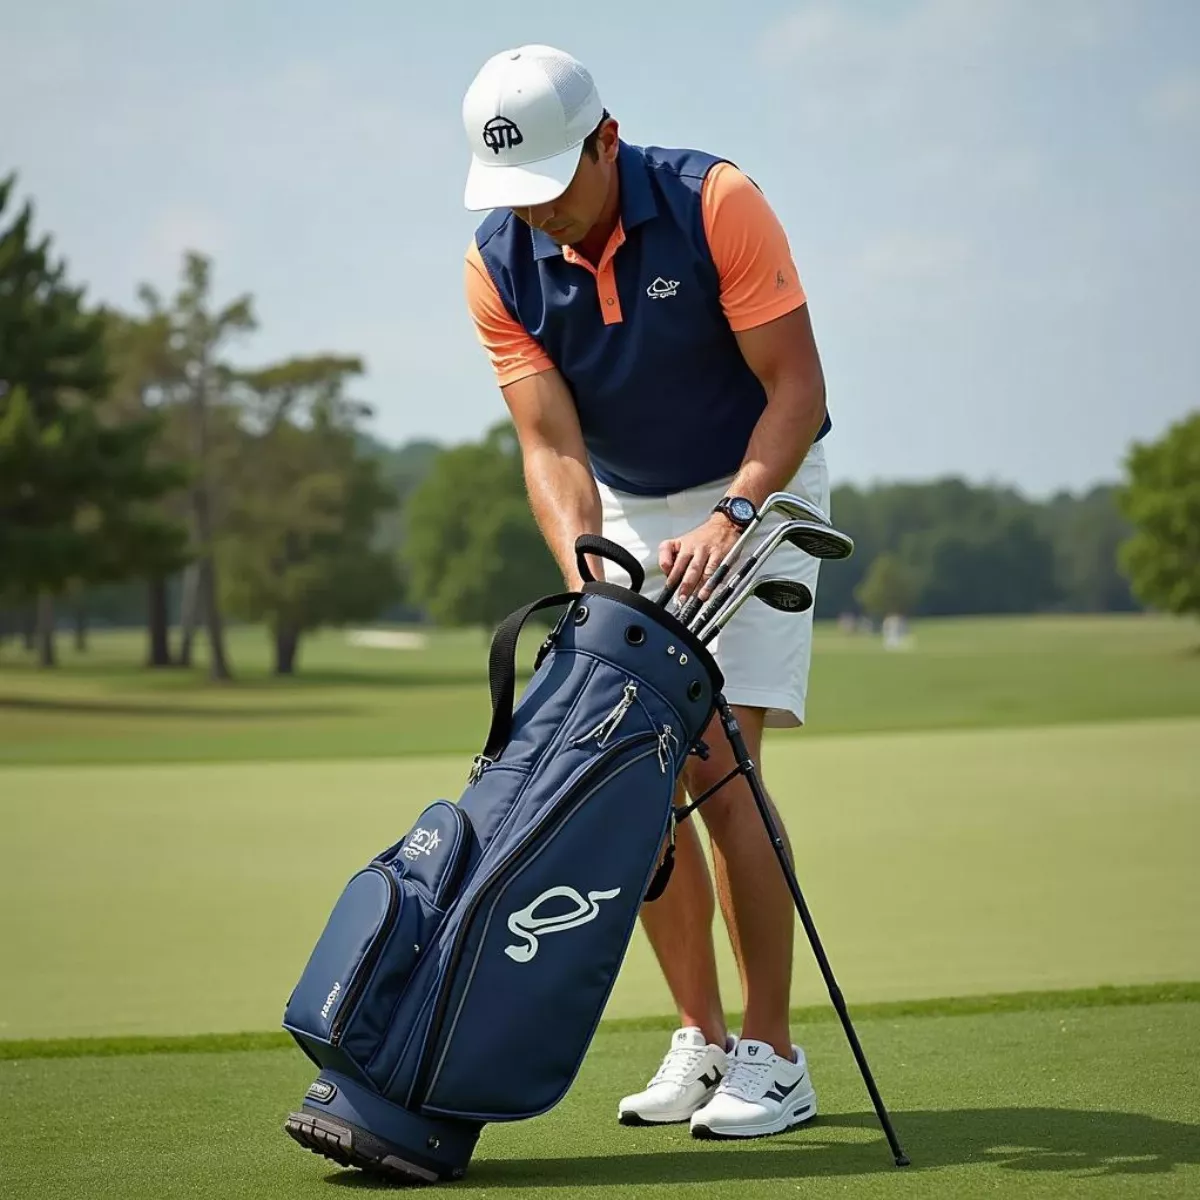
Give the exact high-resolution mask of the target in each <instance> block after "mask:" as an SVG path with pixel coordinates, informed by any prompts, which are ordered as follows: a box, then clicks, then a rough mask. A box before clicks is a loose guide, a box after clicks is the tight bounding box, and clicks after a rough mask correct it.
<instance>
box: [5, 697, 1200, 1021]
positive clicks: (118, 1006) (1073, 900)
mask: <svg viewBox="0 0 1200 1200" xmlns="http://www.w3.org/2000/svg"><path fill="white" fill-rule="evenodd" d="M464 767H465V763H463V762H462V761H460V760H459V759H457V758H455V759H445V758H433V759H417V758H409V759H401V760H394V761H366V762H359V763H351V762H332V763H304V762H301V763H293V764H271V763H257V764H227V765H220V766H180V765H175V766H137V767H111V768H97V767H89V768H49V767H39V768H9V769H6V770H4V771H0V822H2V825H0V827H2V828H3V830H4V837H3V840H0V946H3V947H4V951H5V961H6V962H7V963H10V964H13V967H12V970H13V976H14V977H16V978H19V979H20V981H21V984H20V986H19V987H5V988H2V989H0V1038H30V1037H64V1036H79V1035H94V1034H133V1033H147V1034H149V1033H186V1034H191V1033H200V1032H222V1031H228V1032H237V1031H240V1030H246V1029H250V1030H257V1029H271V1028H275V1027H277V1025H278V1020H279V1017H280V1015H281V1010H282V1006H283V1003H284V1002H285V1000H286V998H287V995H288V993H289V992H290V990H291V987H292V985H293V983H294V982H295V978H296V976H297V975H298V973H299V970H300V968H301V967H302V966H303V963H304V961H305V959H306V958H307V955H308V952H309V950H310V949H311V946H312V943H313V940H314V939H315V937H316V936H317V934H318V933H319V931H320V928H321V926H322V924H323V923H324V920H325V918H326V916H327V914H328V911H329V907H330V905H331V904H332V903H333V900H334V899H335V897H336V894H337V892H338V890H340V888H341V886H342V884H343V883H344V881H345V879H346V878H348V876H349V874H350V873H351V872H352V871H353V870H354V869H356V868H357V867H358V866H359V865H361V863H362V862H363V861H365V860H366V859H367V858H369V857H370V855H371V854H373V853H375V852H376V851H377V850H379V849H381V848H382V847H384V846H386V845H389V844H390V843H391V842H392V841H394V840H395V838H396V837H397V836H398V835H399V834H400V833H402V832H403V830H404V829H405V828H407V826H408V823H409V822H410V821H411V820H412V818H414V817H415V815H416V814H417V812H418V810H419V809H420V808H421V807H423V806H424V805H425V804H426V803H428V802H429V801H431V800H433V799H435V798H436V797H438V796H441V795H450V796H455V797H456V796H457V795H458V794H459V793H460V791H461V789H462V786H463V769H464ZM764 771H765V774H766V778H767V780H768V783H769V785H770V786H771V788H772V791H773V793H774V795H775V798H776V800H777V802H778V803H779V805H780V807H781V808H782V810H783V812H784V815H785V817H786V820H787V822H788V826H789V829H790V831H791V836H792V841H793V843H794V846H795V852H796V859H797V865H798V870H799V873H800V878H801V881H802V883H803V885H804V887H805V889H806V892H807V895H808V899H809V901H810V904H811V906H812V909H813V913H814V915H815V918H816V920H817V924H818V927H819V928H820V930H821V933H822V936H823V938H824V940H825V942H826V945H827V948H828V950H829V953H830V955H831V957H832V959H833V962H834V964H835V966H836V967H837V970H838V974H839V977H840V980H841V983H842V986H843V988H844V989H845V991H846V994H847V995H848V996H849V997H851V999H852V1000H857V1001H863V1002H866V1001H874V1000H889V999H903V998H912V997H925V996H939V995H960V994H970V993H989V992H1008V991H1017V990H1022V989H1029V988H1036V989H1051V988H1063V987H1081V986H1092V985H1095V984H1100V983H1114V984H1122V983H1139V982H1156V981H1160V980H1172V979H1200V906H1198V905H1197V904H1196V903H1195V896H1196V884H1195V879H1196V873H1195V846H1196V844H1197V841H1198V838H1200V806H1198V805H1197V804H1196V803H1195V801H1196V781H1197V779H1200V720H1195V719H1191V720H1187V719H1180V720H1170V721H1139V722H1129V723H1124V724H1118V725H1110V726H1106V725H1079V726H1065V727H1057V728H1054V727H1049V728H1045V729H1033V730H1017V731H1014V730H991V731H982V732H978V731H973V732H968V731H961V732H942V733H908V734H879V735H861V736H859V737H856V738H854V739H853V740H852V741H849V740H847V739H842V738H818V739H809V740H807V741H805V740H804V739H801V738H797V739H793V740H791V741H780V742H779V743H778V744H776V745H773V746H772V747H771V748H770V749H769V751H768V753H767V755H766V757H765V763H764ZM718 947H719V950H720V953H721V970H722V979H723V981H724V986H725V995H724V999H725V1002H726V1004H727V1006H728V1007H731V1008H733V1007H740V999H741V998H740V996H739V995H738V994H737V990H736V987H735V986H734V982H733V981H734V975H733V969H732V960H731V956H730V953H729V950H728V946H727V944H726V942H725V940H724V938H723V937H719V939H718ZM823 998H824V989H823V987H822V985H821V981H820V977H819V975H818V974H817V972H816V970H815V968H814V966H813V963H812V956H811V954H810V953H809V952H808V949H807V947H806V945H804V944H803V943H800V944H799V946H798V950H797V970H796V976H795V984H794V989H793V1002H794V1003H796V1004H807V1003H814V1002H818V1001H820V1000H822V999H823ZM670 1007H671V1005H670V999H669V996H668V994H667V992H666V988H665V985H664V984H663V981H662V978H661V976H660V974H659V972H658V970H657V967H656V965H655V963H654V961H653V955H652V954H651V952H650V950H649V947H648V945H647V943H646V942H645V941H644V940H643V938H642V937H641V935H640V933H639V934H638V935H637V937H636V938H635V941H634V943H633V945H632V947H631V950H630V953H629V956H628V958H627V960H626V964H625V967H624V969H623V971H622V974H621V977H620V979H619V980H618V983H617V986H616V988H615V990H614V993H613V996H612V1000H611V1002H610V1006H609V1012H608V1015H610V1016H640V1015H646V1014H653V1015H657V1014H661V1013H664V1012H668V1011H670Z"/></svg>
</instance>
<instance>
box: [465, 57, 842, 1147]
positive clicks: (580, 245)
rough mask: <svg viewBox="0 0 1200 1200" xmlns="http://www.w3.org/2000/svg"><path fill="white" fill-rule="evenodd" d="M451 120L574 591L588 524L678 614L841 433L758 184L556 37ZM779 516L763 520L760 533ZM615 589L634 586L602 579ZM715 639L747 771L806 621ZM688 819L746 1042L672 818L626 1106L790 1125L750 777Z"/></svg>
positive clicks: (506, 60) (743, 613) (757, 610)
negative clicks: (730, 960)
mask: <svg viewBox="0 0 1200 1200" xmlns="http://www.w3.org/2000/svg"><path fill="white" fill-rule="evenodd" d="M463 120H464V124H465V127H466V133H467V138H468V140H469V142H470V146H471V153H472V161H471V165H470V171H469V174H468V176H467V182H466V195H465V203H466V207H467V208H468V209H469V210H472V211H484V210H489V215H488V216H487V217H486V218H485V219H484V220H483V222H482V224H481V225H480V226H479V227H478V229H477V231H476V234H475V237H474V239H473V240H472V242H471V244H470V246H469V248H468V250H467V255H466V266H465V276H466V299H467V305H468V309H469V311H470V314H471V317H472V319H473V321H474V324H475V328H476V330H477V333H478V337H479V339H480V341H481V342H482V344H483V346H484V348H485V350H486V352H487V354H488V356H489V357H490V360H491V364H492V366H493V368H494V370H495V375H496V379H497V382H498V384H499V387H500V389H501V391H502V393H503V396H504V401H505V404H506V405H507V407H508V410H509V412H510V413H511V415H512V420H513V424H514V427H515V430H516V433H517V435H518V437H519V440H520V445H521V450H522V458H523V464H524V473H525V480H526V485H527V488H528V492H529V497H530V503H531V506H532V508H533V512H534V516H535V518H536V520H537V522H538V525H539V528H540V529H541V531H542V534H543V536H544V537H545V539H546V542H547V545H548V546H549V548H550V549H551V551H552V552H553V553H554V556H555V558H556V560H557V561H558V563H559V564H560V566H561V568H562V572H563V575H564V577H565V579H566V581H567V584H568V586H569V587H571V588H577V587H579V586H580V585H581V583H582V580H581V579H580V578H579V574H578V568H577V566H576V563H575V553H574V543H575V539H576V538H577V537H578V536H579V535H580V534H582V533H602V534H603V535H604V536H606V537H608V538H611V539H612V540H613V541H616V542H619V543H620V544H621V545H623V546H624V547H625V548H626V549H628V550H629V551H630V552H631V553H632V554H633V555H634V557H636V558H637V559H638V560H639V561H640V562H641V563H642V565H643V566H644V567H645V568H646V572H647V576H646V585H645V587H644V589H643V591H644V593H645V594H647V595H651V594H653V593H654V592H655V591H656V590H657V589H658V588H660V587H662V586H663V584H664V583H676V582H678V584H679V587H678V591H677V593H676V595H677V597H678V598H679V600H680V601H682V600H686V598H687V597H689V596H691V595H695V594H699V595H701V596H706V595H707V592H706V589H705V582H706V580H707V579H708V577H709V576H710V575H711V574H712V572H713V571H714V570H715V569H716V566H717V564H718V563H719V562H720V560H721V559H722V557H723V556H724V555H725V554H726V552H727V551H728V550H729V549H730V548H731V547H732V545H733V544H734V542H735V541H736V540H737V538H738V536H739V534H740V533H741V532H742V530H743V529H744V528H745V527H746V525H747V523H748V522H749V521H750V520H751V518H752V517H753V516H754V514H755V513H756V511H757V507H758V506H759V505H761V504H762V502H763V501H764V500H765V499H766V497H767V496H768V495H769V494H770V493H771V492H775V491H790V492H795V493H797V494H799V495H801V496H803V497H805V498H807V499H809V500H811V501H813V502H814V503H816V504H818V505H820V506H821V508H823V509H824V510H825V511H826V512H828V511H829V481H828V474H827V470H826V465H825V453H824V448H823V444H822V440H821V439H822V438H823V437H824V436H825V434H826V433H827V432H828V430H829V428H830V422H829V418H828V416H827V414H826V408H825V386H824V380H823V377H822V372H821V365H820V360H819V358H818V355H817V349H816V346H815V344H814V341H813V333H812V328H811V325H810V323H809V316H808V308H807V305H806V300H805V293H804V289H803V287H802V285H801V282H800V279H799V277H798V274H797V271H796V266H795V264H794V262H793V260H792V255H791V251H790V249H789V246H788V241H787V237H786V235H785V234H784V231H783V229H782V228H781V226H780V224H779V221H778V220H777V219H776V217H775V215H774V213H773V212H772V210H771V208H770V206H769V204H768V202H767V200H766V199H765V198H764V196H763V195H762V193H761V192H760V191H759V189H758V187H757V186H756V185H755V184H754V183H753V182H752V181H751V179H750V178H748V177H747V175H745V174H743V173H742V172H741V171H740V170H739V169H738V167H737V166H736V165H735V164H734V163H733V162H730V161H728V160H725V159H723V158H721V157H719V156H717V155H713V154H706V153H703V152H701V151H698V150H686V149H662V148H658V147H639V146H635V145H631V144H629V143H627V142H625V141H623V140H622V138H621V136H620V132H619V129H618V125H617V121H616V120H615V119H614V118H613V117H611V116H610V115H609V114H608V112H607V110H606V109H605V108H604V106H603V104H602V103H601V100H600V96H599V94H598V92H597V89H596V87H595V85H594V83H593V80H592V77H591V75H590V74H589V72H588V71H587V70H586V68H585V67H584V66H582V65H581V64H580V63H579V62H578V61H576V60H575V59H574V58H573V57H572V56H571V55H569V54H566V53H564V52H562V51H560V50H555V49H553V48H551V47H549V46H539V45H529V46H522V47H520V48H518V49H513V50H507V51H505V52H503V53H501V54H498V55H496V56H495V57H494V58H491V59H490V60H489V61H488V62H486V63H485V64H484V66H483V67H482V69H481V70H480V72H479V74H478V75H477V76H476V78H475V80H474V81H473V82H472V84H471V86H470V88H469V90H468V91H467V94H466V97H465V99H464V101H463ZM774 523H775V517H774V514H768V515H767V516H766V517H765V518H764V520H763V522H762V524H763V532H764V533H765V532H766V531H768V530H769V529H771V528H772V527H773V526H774ZM817 568H818V562H817V560H816V559H815V558H809V557H808V556H807V555H805V554H803V553H802V552H801V551H800V550H798V549H795V548H794V547H792V546H790V545H786V544H785V545H784V546H783V547H781V548H780V550H779V551H778V553H777V555H776V556H775V557H773V558H772V560H771V569H772V572H773V573H775V572H779V573H785V574H788V575H790V576H792V577H793V578H795V579H797V580H800V581H802V582H803V583H805V584H807V585H808V587H809V588H810V589H811V590H812V591H813V592H814V594H815V592H816V586H817ZM599 569H600V568H599V564H598V565H597V568H596V570H597V573H599ZM607 575H608V578H610V579H612V580H614V581H615V582H621V583H628V582H629V581H628V577H627V576H625V575H624V573H623V572H621V571H620V569H619V568H615V567H612V566H611V565H610V566H608V567H607ZM711 649H712V650H713V653H714V656H715V657H716V659H717V661H718V663H719V664H720V667H721V670H722V672H723V674H724V676H725V680H726V685H725V696H726V698H727V699H728V701H729V703H730V704H731V706H732V707H733V710H734V713H735V715H736V716H737V719H738V721H739V723H740V724H741V727H742V730H743V732H744V734H745V738H746V743H747V745H748V747H749V750H750V754H751V755H752V757H753V758H754V760H755V762H756V763H761V760H762V735H763V728H764V726H796V725H800V724H802V723H803V721H804V701H805V692H806V689H807V681H808V670H809V657H810V654H811V649H812V613H811V610H810V611H809V612H808V613H806V614H804V615H802V616H799V617H798V616H796V615H794V614H787V613H780V612H776V611H774V610H772V609H770V608H768V607H766V606H765V605H762V604H747V605H745V606H743V608H742V609H741V610H740V612H739V613H738V615H737V616H736V617H735V618H734V619H733V620H731V621H730V623H729V624H728V626H726V628H725V629H724V630H723V631H722V632H721V633H720V635H719V636H718V637H717V638H716V639H715V640H714V641H713V643H712V644H711ZM705 741H706V742H707V743H708V745H709V747H710V749H711V755H710V757H709V758H708V759H707V760H706V761H701V760H700V759H698V758H696V757H695V756H692V757H691V758H689V760H688V767H687V769H686V770H685V772H684V777H683V781H682V782H683V785H684V787H685V788H686V790H687V792H689V793H690V794H691V795H692V796H698V795H700V794H701V793H702V792H703V791H704V790H706V789H707V788H709V787H710V786H711V785H713V784H714V783H716V782H717V781H719V780H720V779H721V778H722V777H723V776H725V775H726V774H728V773H729V771H730V770H731V769H732V768H733V766H734V762H733V756H732V752H731V750H730V748H729V746H728V743H727V741H726V739H725V738H724V737H723V736H722V735H721V733H720V729H719V726H718V725H716V724H715V723H714V727H713V728H712V729H710V730H709V731H708V733H707V734H706V735H705ZM768 779H769V776H768ZM677 800H678V802H679V803H682V802H683V799H682V797H678V798H677ZM700 813H701V815H702V817H703V820H704V824H705V827H706V829H707V832H708V835H709V838H710V840H711V844H712V852H713V861H714V864H715V876H716V888H715V898H716V899H717V900H719V901H720V906H721V912H722V915H723V918H724V921H725V924H726V926H727V928H728V931H729V937H730V940H731V942H732V945H733V950H734V955H735V957H736V960H737V965H738V971H739V975H740V979H741V987H742V997H741V999H742V1006H743V1010H744V1014H745V1015H744V1020H743V1024H742V1027H741V1029H740V1030H739V1031H737V1035H736V1036H734V1034H733V1033H732V1031H730V1030H728V1029H726V1026H725V1019H724V1016H723V1012H724V1009H723V1004H722V999H721V995H720V991H719V988H718V983H717V969H716V961H715V954H714V947H713V919H714V915H715V901H714V887H713V881H712V879H711V878H710V875H709V872H708V868H707V864H706V862H705V858H704V856H703V852H702V849H701V844H700V838H699V834H698V832H697V830H696V829H695V825H696V822H695V821H687V822H685V823H684V824H683V825H681V826H680V828H679V831H678V843H677V849H676V865H675V872H674V875H673V877H672V879H671V883H670V886H669V887H668V888H667V890H666V892H665V893H664V895H663V896H662V897H661V898H660V899H659V900H657V901H655V902H654V903H652V904H648V905H646V906H644V907H643V910H642V922H643V925H644V928H645V930H646V933H647V935H648V937H649V939H650V942H651V945H652V946H653V947H654V951H655V954H656V955H657V957H658V962H659V964H660V966H661V968H662V971H663V974H664V975H665V977H666V981H667V984H668V986H669V988H670V990H671V994H672V996H673V997H674V1000H675V1004H676V1006H677V1007H678V1010H679V1017H680V1028H679V1029H678V1030H677V1031H676V1032H675V1033H674V1035H673V1036H672V1038H671V1043H670V1047H669V1049H668V1050H667V1052H666V1056H665V1058H664V1059H663V1060H662V1064H661V1066H659V1068H658V1070H657V1072H656V1073H655V1074H654V1075H653V1077H652V1078H651V1079H650V1081H649V1084H648V1085H647V1087H646V1088H645V1090H644V1091H641V1092H639V1093H637V1094H636V1095H631V1096H626V1097H624V1098H623V1099H622V1100H621V1101H620V1102H619V1105H618V1116H619V1119H620V1120H621V1121H622V1122H623V1123H625V1124H632V1125H646V1124H667V1123H672V1122H684V1121H688V1122H690V1124H691V1130H692V1133H693V1134H694V1135H695V1136H697V1137H755V1136H761V1135H763V1134H772V1133H779V1132H781V1131H782V1130H785V1129H789V1128H792V1127H794V1126H796V1125H799V1124H801V1123H803V1122H804V1121H806V1120H808V1119H809V1118H810V1117H812V1116H813V1114H814V1113H815V1112H816V1109H817V1101H816V1093H815V1092H814V1090H813V1085H812V1082H811V1080H810V1078H809V1074H808V1066H807V1064H806V1062H805V1056H804V1052H803V1050H802V1049H801V1048H800V1047H799V1046H797V1045H795V1044H794V1043H793V1041H792V1031H791V1030H790V1029H789V1025H788V999H789V991H790V982H791V971H792V937H793V920H794V917H793V907H792V901H791V897H790V895H789V893H788V890H787V885H786V883H785V881H784V878H783V874H782V872H780V870H779V865H778V863H777V862H776V860H775V857H774V852H773V850H772V848H771V845H770V842H769V841H768V838H767V834H766V831H765V829H764V826H763V823H762V821H760V820H755V819H753V818H754V816H755V809H754V802H753V798H752V796H751V794H750V789H749V787H748V785H747V784H746V781H745V778H744V777H743V776H740V775H739V776H738V777H737V778H736V779H734V780H733V781H731V782H730V783H728V784H726V786H725V787H724V788H722V789H721V791H720V792H718V793H717V794H716V795H715V796H713V797H712V799H710V800H708V801H707V802H706V803H705V805H704V806H703V807H702V808H701V809H700Z"/></svg>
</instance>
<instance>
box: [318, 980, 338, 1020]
mask: <svg viewBox="0 0 1200 1200" xmlns="http://www.w3.org/2000/svg"><path fill="white" fill-rule="evenodd" d="M341 991H342V985H341V984H340V983H335V984H334V985H333V988H332V990H331V991H330V993H329V995H328V996H326V997H325V1007H324V1008H322V1009H321V1016H323V1017H324V1018H325V1019H326V1020H329V1010H330V1009H331V1008H332V1007H333V1002H334V1001H335V1000H336V999H337V998H338V996H339V995H341Z"/></svg>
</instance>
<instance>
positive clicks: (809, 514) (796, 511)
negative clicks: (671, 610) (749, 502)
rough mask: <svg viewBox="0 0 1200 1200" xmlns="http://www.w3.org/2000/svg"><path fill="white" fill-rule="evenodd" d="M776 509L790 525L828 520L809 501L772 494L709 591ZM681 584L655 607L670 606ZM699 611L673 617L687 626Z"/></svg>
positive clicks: (670, 586)
mask: <svg viewBox="0 0 1200 1200" xmlns="http://www.w3.org/2000/svg"><path fill="white" fill-rule="evenodd" d="M776 509H779V510H781V511H782V513H783V515H784V516H785V517H786V518H787V519H788V520H789V521H802V520H809V521H813V522H814V523H816V524H819V525H828V524H829V518H828V517H827V516H826V515H825V513H824V512H823V511H822V510H821V509H820V508H819V507H818V506H817V505H816V504H813V502H812V501H811V500H805V499H804V497H803V496H797V495H796V494H795V493H793V492H772V493H771V494H770V495H769V496H768V497H767V498H766V499H765V500H764V501H763V503H762V507H761V508H760V509H759V510H758V512H757V513H756V514H755V516H754V520H753V521H751V522H750V524H749V525H747V526H746V528H745V529H743V530H742V532H741V534H740V535H739V536H738V540H737V541H736V542H734V544H733V545H732V546H731V547H730V548H729V551H728V552H727V553H726V555H725V557H724V558H723V559H722V560H721V562H720V563H719V564H718V566H717V569H716V571H714V572H713V574H712V577H711V578H710V579H709V582H708V586H709V587H710V588H712V587H715V586H716V585H717V584H718V583H720V582H721V580H722V579H724V578H725V576H726V575H727V574H728V573H729V569H730V568H731V567H732V566H733V564H734V562H736V561H737V558H738V555H740V554H741V552H742V548H743V547H744V546H745V544H746V542H747V541H748V540H749V538H750V536H751V535H752V534H753V533H754V530H755V529H756V528H757V527H758V525H759V523H760V522H761V521H762V519H763V517H765V516H766V515H767V513H769V512H774V511H775V510H776ZM682 581H683V580H682V576H681V577H680V578H679V580H677V581H676V582H675V583H674V584H667V585H666V586H665V587H664V588H663V589H662V591H661V592H659V594H658V596H657V598H656V599H655V601H654V602H655V604H657V605H658V606H659V607H660V608H665V607H666V605H667V604H669V603H670V601H671V598H672V596H674V595H675V592H676V591H677V590H678V588H679V584H680V583H681V582H682ZM710 594H711V593H710ZM695 600H696V597H694V596H693V597H692V598H691V600H689V601H688V604H689V605H690V604H692V602H693V601H695ZM686 607H687V606H686V605H685V608H686ZM699 607H700V605H699V603H696V604H695V606H694V607H693V608H692V612H691V614H690V615H689V616H688V617H687V618H686V619H685V618H684V614H683V612H682V611H680V612H678V613H676V614H675V616H677V617H678V618H679V619H680V620H681V621H683V623H684V624H685V625H686V624H687V623H688V621H690V620H691V618H692V617H693V616H695V614H696V610H697V609H698V608H699Z"/></svg>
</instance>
